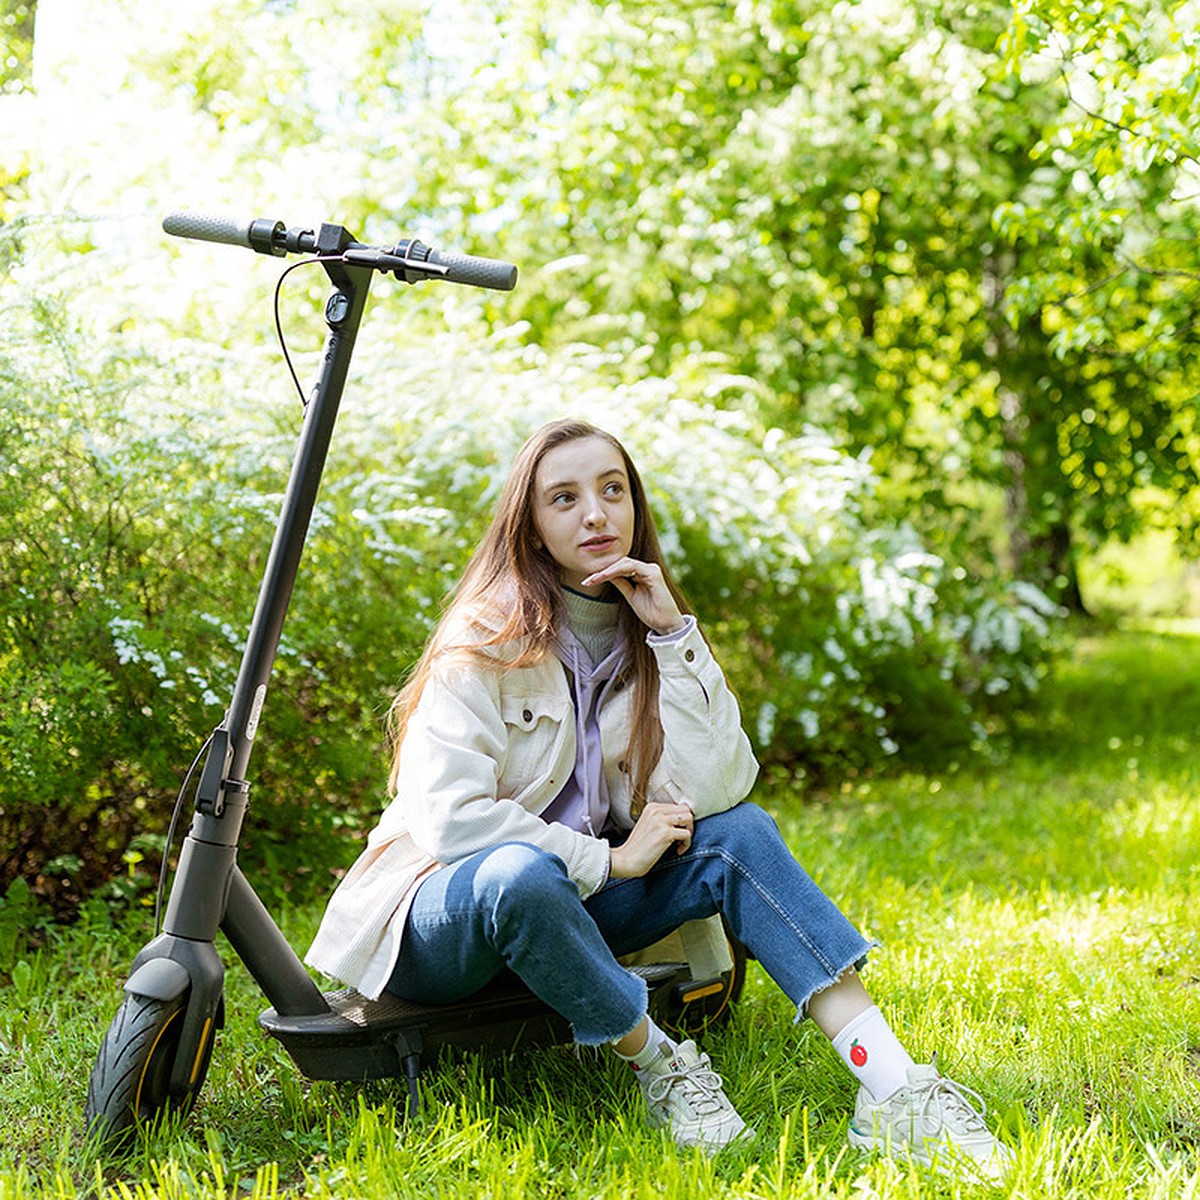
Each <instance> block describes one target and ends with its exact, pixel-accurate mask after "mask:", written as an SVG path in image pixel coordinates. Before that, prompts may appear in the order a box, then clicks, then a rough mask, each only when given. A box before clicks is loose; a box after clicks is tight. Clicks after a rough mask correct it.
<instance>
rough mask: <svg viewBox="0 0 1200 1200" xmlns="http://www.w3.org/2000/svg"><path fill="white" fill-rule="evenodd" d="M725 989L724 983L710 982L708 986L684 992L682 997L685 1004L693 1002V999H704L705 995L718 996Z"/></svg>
mask: <svg viewBox="0 0 1200 1200" xmlns="http://www.w3.org/2000/svg"><path fill="white" fill-rule="evenodd" d="M724 990H725V985H724V984H723V983H710V984H708V986H707V987H702V988H697V989H696V990H695V991H694V992H684V993H683V995H682V996H681V997H680V999H682V1000H683V1002H684V1004H691V1002H692V1001H693V1000H703V999H704V997H705V996H717V995H719V994H720V993H721V992H723V991H724Z"/></svg>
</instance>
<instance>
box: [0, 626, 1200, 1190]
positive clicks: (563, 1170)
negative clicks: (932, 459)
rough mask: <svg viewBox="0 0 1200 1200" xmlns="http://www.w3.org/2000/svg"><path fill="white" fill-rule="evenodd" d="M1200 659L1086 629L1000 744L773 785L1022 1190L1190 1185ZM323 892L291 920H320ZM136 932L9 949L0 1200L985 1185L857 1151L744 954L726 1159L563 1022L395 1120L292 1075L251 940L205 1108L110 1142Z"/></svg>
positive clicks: (1196, 1009) (890, 1004) (58, 936)
mask: <svg viewBox="0 0 1200 1200" xmlns="http://www.w3.org/2000/svg"><path fill="white" fill-rule="evenodd" d="M1197 681H1200V639H1196V638H1188V637H1183V636H1169V635H1151V634H1128V633H1127V634H1119V635H1111V636H1106V637H1104V638H1098V639H1095V640H1084V641H1081V642H1079V643H1078V644H1077V646H1076V647H1075V649H1074V651H1073V653H1072V655H1071V656H1070V657H1069V659H1068V660H1067V661H1066V662H1064V663H1063V664H1062V666H1061V668H1060V669H1059V670H1058V672H1057V674H1056V678H1055V680H1054V682H1053V684H1052V685H1051V686H1050V688H1049V689H1048V691H1047V693H1046V695H1045V697H1044V698H1043V699H1042V701H1041V702H1040V704H1039V707H1038V709H1037V710H1036V711H1031V712H1029V713H1027V714H1025V716H1024V717H1023V718H1022V720H1021V721H1019V722H1018V724H1017V728H1016V730H1015V732H1014V736H1013V744H1012V747H1011V751H1010V752H1009V753H1008V754H1007V755H1006V756H1004V757H1003V758H1002V759H1001V760H999V761H994V760H991V759H985V758H983V757H980V758H978V759H972V760H971V761H967V760H964V761H962V762H961V763H959V764H958V765H957V766H956V767H954V768H952V769H948V770H946V771H945V772H942V773H939V774H937V775H936V776H935V775H918V774H908V775H904V776H901V777H895V778H884V779H870V780H861V779H859V780H854V781H851V782H849V783H847V784H846V785H845V786H844V787H843V788H842V789H840V790H838V791H836V792H835V793H833V794H830V795H827V796H823V797H819V798H813V797H809V798H808V800H807V802H806V803H801V802H800V800H799V799H797V798H796V797H794V796H792V795H789V794H788V793H787V791H786V790H783V789H780V788H776V789H774V790H772V791H770V792H764V794H763V795H762V796H760V797H759V798H760V800H762V802H763V803H765V804H766V805H767V806H768V807H770V808H771V809H772V811H774V812H775V814H776V816H777V817H778V819H779V820H780V823H781V825H782V826H783V828H784V830H785V833H786V835H787V837H788V840H789V842H790V844H791V845H792V846H793V848H794V849H795V851H796V853H797V855H798V856H799V857H800V859H801V861H802V862H804V863H805V865H806V866H807V867H808V869H809V870H810V871H811V872H812V873H813V874H814V875H815V876H816V877H817V878H818V879H819V880H821V881H822V883H823V884H824V886H825V887H826V889H827V890H828V891H830V892H831V893H832V894H833V895H835V896H836V897H837V898H838V899H839V901H840V902H841V904H842V905H843V906H844V907H845V908H846V910H847V911H848V912H849V913H850V914H851V916H852V917H853V918H854V919H855V920H856V921H857V922H858V923H859V924H860V925H861V926H863V927H864V928H865V929H866V930H867V931H868V932H869V933H870V934H871V935H872V936H874V937H877V938H878V939H879V940H880V941H881V942H882V947H881V949H880V950H879V951H877V952H876V953H875V954H874V955H873V957H872V962H871V965H870V967H869V968H868V971H867V973H866V980H867V983H868V986H869V987H870V988H871V990H872V992H873V993H874V994H875V996H876V998H877V999H878V1000H879V1002H880V1005H881V1007H882V1008H883V1009H884V1011H885V1012H886V1013H887V1015H888V1016H889V1017H890V1018H891V1020H892V1021H893V1023H894V1025H895V1026H896V1027H897V1029H898V1030H899V1031H900V1032H901V1034H902V1037H903V1038H904V1040H905V1041H906V1042H907V1043H908V1044H909V1046H910V1048H911V1049H912V1051H913V1052H914V1054H915V1055H916V1056H917V1057H919V1058H927V1057H928V1056H929V1055H930V1054H932V1053H933V1052H935V1051H936V1052H937V1053H938V1055H939V1062H940V1063H941V1064H942V1065H943V1066H944V1068H945V1069H946V1071H947V1072H948V1073H949V1074H951V1075H953V1076H954V1077H955V1078H957V1079H959V1080H960V1081H961V1082H963V1083H965V1084H968V1085H970V1086H971V1087H974V1088H975V1089H977V1090H978V1091H980V1092H981V1093H982V1094H983V1095H984V1096H985V1097H986V1099H987V1102H988V1105H989V1109H990V1111H991V1114H992V1116H993V1118H994V1119H995V1120H996V1121H997V1122H998V1124H999V1125H1000V1127H1001V1128H1002V1129H1003V1131H1004V1133H1005V1136H1006V1137H1007V1138H1009V1139H1010V1140H1011V1141H1012V1143H1013V1144H1014V1145H1015V1146H1017V1147H1018V1154H1019V1164H1018V1168H1017V1171H1016V1173H1015V1176H1014V1178H1013V1180H1012V1183H1011V1185H1010V1191H1011V1194H1013V1195H1019V1196H1026V1197H1051V1198H1062V1200H1066V1198H1067V1197H1071V1198H1075V1197H1114V1198H1115V1197H1121V1198H1122V1200H1123V1198H1124V1197H1127V1196H1147V1197H1150V1196H1162V1197H1179V1196H1192V1195H1200V1154H1198V1152H1197V1135H1198V1133H1200V764H1198V763H1197V760H1196V758H1195V755H1194V753H1193V751H1194V748H1195V745H1196V730H1197V729H1198V728H1200V688H1198V687H1197ZM317 916H318V911H317V909H316V908H314V909H312V910H307V909H306V910H300V911H295V912H290V913H286V914H283V915H282V917H281V920H282V923H283V924H284V926H285V929H286V930H287V932H288V933H289V935H290V936H292V937H293V938H294V940H295V941H296V942H297V943H298V944H301V943H303V942H304V940H305V938H306V937H307V936H308V934H309V933H310V932H311V930H312V927H313V924H314V922H315V920H316V918H317ZM145 938H146V930H145V929H144V927H142V926H141V925H137V926H134V927H131V928H125V929H121V930H114V929H112V928H109V927H107V926H106V924H105V922H104V920H103V919H102V916H101V914H100V912H99V910H98V909H89V911H88V913H87V914H86V915H85V918H84V920H82V921H81V922H80V924H79V926H77V927H75V928H73V929H71V930H69V931H60V932H56V933H54V934H53V935H52V936H51V937H50V938H49V940H48V942H47V944H46V945H45V947H44V948H42V949H41V950H39V951H37V952H36V953H34V952H29V951H27V952H25V953H23V954H21V955H19V960H20V961H19V963H18V965H17V967H16V968H15V969H14V970H12V971H11V972H9V973H8V974H7V975H3V976H0V980H3V982H4V984H5V986H4V987H3V990H2V991H0V1129H2V1130H3V1135H2V1136H0V1143H2V1146H0V1200H10V1198H11V1200H18V1198H20V1200H25V1198H28V1197H35V1196H36V1197H74V1196H85V1195H87V1196H91V1195H95V1196H98V1197H100V1196H102V1197H114V1198H116V1197H139V1198H140V1197H146V1198H147V1200H149V1198H151V1197H153V1198H164V1200H165V1198H173V1197H189V1198H191V1197H263V1198H267V1197H274V1196H285V1195H286V1196H301V1195H304V1196H315V1197H326V1196H328V1197H339V1198H340V1197H349V1196H353V1197H364V1198H373V1197H393V1196H401V1197H406V1196H414V1197H415V1196H420V1197H442V1196H447V1197H448V1196H480V1197H482V1196H490V1197H497V1198H498V1197H509V1196H523V1195H534V1196H539V1197H545V1198H559V1197H564V1198H565V1197H580V1198H584V1197H588V1198H591V1197H610V1196H611V1197H625V1196H655V1197H659V1196H662V1197H669V1198H677V1200H697V1198H699V1197H708V1196H729V1197H739V1198H741V1197H745V1198H747V1200H750V1198H755V1200H758V1198H767V1197H772V1198H773V1197H816V1196H827V1195H828V1196H845V1197H854V1198H856V1200H857V1198H860V1197H862V1198H865V1197H876V1196H878V1197H886V1198H889V1200H890V1198H900V1197H909V1196H943V1195H944V1196H972V1195H987V1194H991V1193H990V1192H989V1190H988V1189H986V1188H984V1187H981V1186H979V1185H973V1184H971V1183H968V1182H965V1181H962V1182H957V1181H942V1180H939V1179H936V1178H932V1177H929V1176H927V1175H925V1174H923V1173H921V1172H920V1171H917V1170H915V1169H912V1168H909V1167H906V1166H899V1165H895V1164H893V1163H890V1162H887V1161H880V1160H870V1159H863V1158H860V1157H858V1156H857V1155H855V1154H854V1153H852V1152H850V1151H848V1150H847V1149H846V1142H845V1135H846V1126H847V1121H848V1115H849V1109H850V1105H851V1103H852V1099H853V1092H854V1088H853V1085H852V1082H851V1080H850V1077H849V1075H848V1074H847V1073H846V1072H845V1071H844V1070H843V1069H842V1068H841V1067H840V1065H839V1064H838V1062H837V1061H836V1059H835V1056H834V1055H833V1052H832V1050H831V1049H830V1047H829V1046H828V1044H827V1043H826V1042H825V1041H824V1039H823V1038H822V1037H821V1036H820V1035H819V1034H818V1033H817V1032H816V1030H815V1029H814V1028H813V1027H812V1026H811V1024H810V1023H806V1024H803V1025H800V1026H796V1025H794V1024H793V1022H792V1013H791V1012H790V1011H789V1006H788V1003H787V1001H786V1000H785V999H784V998H783V997H782V996H781V995H780V994H779V993H778V992H777V991H776V990H775V989H774V987H773V985H771V983H770V981H769V980H767V979H766V978H765V977H764V976H763V975H762V974H761V972H760V971H759V969H758V968H757V966H756V965H753V964H752V967H751V975H750V979H749V981H748V984H747V988H746V993H745V995H744V997H743V999H742V1001H741V1003H740V1004H739V1006H738V1008H737V1010H736V1012H735V1015H734V1018H733V1020H732V1021H731V1023H730V1024H729V1025H728V1026H727V1027H726V1028H724V1029H722V1030H720V1031H719V1032H716V1033H712V1034H710V1035H709V1036H708V1037H707V1038H706V1039H705V1045H706V1048H707V1049H708V1050H709V1051H710V1052H711V1053H712V1055H713V1058H714V1060H715V1062H716V1064H717V1066H718V1067H719V1069H720V1070H721V1071H722V1073H723V1074H724V1075H725V1077H726V1080H727V1085H728V1090H729V1093H730V1095H731V1097H732V1098H733V1100H734V1102H735V1104H737V1105H738V1107H739V1108H740V1109H741V1110H742V1111H743V1113H744V1115H745V1116H746V1117H747V1119H748V1120H750V1121H751V1122H752V1123H753V1124H754V1125H755V1126H756V1127H757V1129H758V1131H759V1138H758V1141H757V1143H756V1144H755V1145H754V1146H753V1147H751V1148H749V1149H746V1150H737V1151H734V1152H730V1153H727V1154H725V1155H722V1156H720V1157H718V1158H717V1159H716V1160H715V1161H713V1160H709V1159H706V1158H704V1157H703V1156H701V1155H699V1154H695V1153H692V1154H682V1153H678V1152H676V1151H675V1150H674V1149H673V1148H672V1147H671V1146H669V1145H668V1144H667V1143H666V1142H665V1141H664V1139H663V1138H662V1136H661V1135H659V1134H655V1133H651V1132H650V1131H648V1130H646V1129H645V1128H644V1127H643V1126H642V1124H641V1120H640V1115H639V1113H638V1110H637V1107H636V1105H635V1103H634V1099H633V1087H632V1084H631V1081H630V1080H629V1079H628V1077H627V1075H626V1074H625V1073H624V1072H622V1071H621V1070H620V1069H619V1068H618V1067H617V1065H616V1064H615V1063H614V1062H612V1061H611V1060H610V1059H609V1058H606V1057H600V1056H597V1055H596V1054H595V1053H592V1052H580V1053H576V1052H575V1051H574V1050H572V1049H570V1048H558V1049H550V1050H540V1051H531V1052H528V1053H522V1054H510V1055H507V1056H499V1057H484V1056H479V1055H464V1056H462V1057H461V1058H458V1059H456V1060H455V1061H453V1062H450V1063H447V1064H446V1065H444V1066H442V1067H441V1068H439V1069H438V1070H436V1071H434V1072H431V1073H430V1074H429V1075H428V1076H427V1078H426V1080H425V1082H424V1084H423V1089H424V1098H425V1102H426V1106H427V1112H426V1116H425V1118H424V1120H423V1122H422V1123H420V1124H418V1125H414V1126H411V1127H406V1126H405V1125H404V1122H403V1119H402V1115H401V1114H402V1112H403V1097H402V1092H401V1089H400V1088H399V1087H394V1086H392V1085H385V1084H375V1085H370V1086H368V1087H363V1088H358V1087H351V1086H343V1085H333V1084H326V1083H322V1084H309V1083H306V1082H305V1081H303V1080H302V1079H301V1078H300V1077H299V1076H298V1074H297V1073H296V1071H295V1069H294V1068H293V1067H292V1066H291V1064H290V1062H289V1060H288V1059H287V1057H286V1055H284V1053H283V1052H282V1051H281V1050H280V1049H279V1048H278V1047H277V1046H276V1045H275V1044H274V1043H271V1042H268V1041H265V1040H264V1039H263V1038H262V1037H261V1036H260V1035H259V1033H258V1031H257V1025H256V1015H257V1013H258V1011H259V1009H260V1008H262V1007H263V1006H264V1003H265V1002H264V1001H263V1000H262V998H261V997H260V996H259V995H258V994H257V991H256V989H255V987H254V986H253V984H252V983H251V982H250V981H249V980H248V978H247V976H246V974H245V972H244V971H243V970H241V968H240V967H237V966H236V965H234V966H232V967H231V969H230V972H229V1022H228V1026H227V1028H226V1030H225V1031H224V1033H223V1035H222V1037H221V1040H220V1041H219V1043H218V1047H217V1052H216V1056H215V1058H214V1061H213V1067H212V1070H211V1073H210V1077H209V1083H208V1085H207V1087H206V1089H205V1094H204V1096H203V1099H202V1101H201V1103H200V1105H199V1106H198V1109H197V1111H196V1113H195V1114H194V1115H193V1117H192V1118H191V1119H190V1120H189V1121H188V1122H186V1123H183V1124H180V1123H178V1122H176V1123H168V1124H166V1125H164V1126H163V1127H160V1128H156V1129H154V1130H151V1131H147V1132H146V1133H144V1134H143V1135H141V1136H140V1137H139V1139H138V1141H137V1142H136V1144H135V1146H134V1148H133V1150H132V1153H131V1154H130V1155H129V1156H128V1157H126V1158H125V1159H123V1160H115V1159H107V1158H97V1157H96V1156H95V1154H94V1153H93V1152H92V1151H90V1150H89V1149H88V1148H87V1147H86V1146H85V1145H84V1143H83V1140H82V1137H81V1125H82V1107H83V1099H84V1090H85V1086H86V1078H87V1074H88V1072H89V1070H90V1067H91V1062H92V1060H93V1058H94V1056H95V1052H96V1048H97V1046H98V1044H99V1041H100V1038H101V1036H102V1034H103V1030H104V1028H105V1026H106V1025H107V1022H108V1020H109V1019H110V1017H111V1015H112V1011H113V1009H114V1007H115V1005H116V1003H117V999H118V996H119V993H120V987H121V983H122V981H123V979H124V974H125V971H126V969H127V964H128V961H129V959H130V957H132V954H133V953H134V952H135V951H136V949H137V947H138V946H139V945H140V944H141V942H142V941H143V940H145ZM20 962H23V963H25V966H20Z"/></svg>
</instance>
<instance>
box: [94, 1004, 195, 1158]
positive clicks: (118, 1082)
mask: <svg viewBox="0 0 1200 1200" xmlns="http://www.w3.org/2000/svg"><path fill="white" fill-rule="evenodd" d="M186 1008H187V993H184V994H183V995H182V996H175V997H173V998H172V999H170V1000H157V999H154V998H151V997H147V996H135V995H127V996H126V997H125V999H124V1000H123V1001H122V1002H121V1007H120V1008H118V1009H117V1014H116V1016H115V1017H113V1020H112V1024H111V1025H109V1027H108V1032H107V1033H106V1034H105V1035H104V1041H103V1042H102V1043H101V1045H100V1052H99V1054H98V1055H97V1056H96V1065H95V1066H94V1067H93V1068H92V1076H91V1079H90V1080H89V1081H88V1095H87V1110H86V1113H87V1128H88V1133H89V1134H90V1135H92V1136H95V1137H98V1138H100V1139H102V1140H104V1141H109V1142H120V1141H123V1140H125V1139H127V1138H128V1137H129V1136H130V1135H131V1134H132V1133H133V1131H134V1129H135V1128H136V1127H137V1126H138V1125H140V1124H143V1123H145V1122H148V1121H153V1120H154V1119H155V1117H157V1116H159V1115H160V1114H166V1113H169V1112H173V1113H180V1114H185V1113H187V1112H188V1111H189V1110H190V1109H191V1107H192V1105H193V1104H194V1103H195V1100H196V1097H197V1096H198V1095H199V1093H200V1089H201V1088H202V1087H203V1086H204V1078H205V1076H206V1075H207V1074H208V1064H209V1061H210V1060H211V1058H212V1048H213V1039H212V1038H211V1037H208V1038H206V1039H205V1042H204V1045H203V1046H202V1047H201V1049H200V1054H199V1057H198V1058H197V1061H196V1062H195V1063H194V1064H193V1067H192V1071H191V1073H190V1078H189V1081H188V1084H187V1086H186V1088H184V1089H183V1090H182V1092H180V1091H175V1092H172V1090H171V1086H170V1085H171V1073H172V1070H173V1068H174V1066H175V1058H176V1054H177V1052H178V1050H179V1039H180V1033H181V1031H182V1029H183V1017H184V1012H185V1010H186Z"/></svg>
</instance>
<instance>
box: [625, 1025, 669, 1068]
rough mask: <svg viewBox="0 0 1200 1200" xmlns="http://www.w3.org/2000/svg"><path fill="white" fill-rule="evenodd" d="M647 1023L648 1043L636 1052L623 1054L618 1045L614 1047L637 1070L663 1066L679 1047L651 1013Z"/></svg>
mask: <svg viewBox="0 0 1200 1200" xmlns="http://www.w3.org/2000/svg"><path fill="white" fill-rule="evenodd" d="M646 1025H647V1031H646V1044H645V1045H644V1046H643V1047H642V1048H641V1049H640V1050H639V1051H638V1052H637V1053H636V1054H622V1053H621V1052H620V1051H619V1050H617V1049H616V1047H614V1048H613V1051H614V1053H615V1054H616V1056H617V1057H618V1058H620V1059H623V1060H624V1061H625V1062H627V1063H628V1064H629V1065H630V1066H631V1067H632V1068H633V1069H634V1070H635V1071H645V1070H647V1069H653V1068H654V1067H660V1066H663V1065H664V1064H666V1063H669V1062H670V1061H671V1059H673V1058H674V1057H675V1054H676V1052H677V1051H678V1049H679V1046H678V1044H677V1043H676V1042H675V1041H673V1040H672V1039H671V1038H670V1037H668V1036H667V1034H665V1033H663V1031H662V1030H661V1029H659V1027H658V1026H657V1025H655V1023H654V1021H653V1019H652V1018H651V1017H650V1016H649V1015H647V1017H646Z"/></svg>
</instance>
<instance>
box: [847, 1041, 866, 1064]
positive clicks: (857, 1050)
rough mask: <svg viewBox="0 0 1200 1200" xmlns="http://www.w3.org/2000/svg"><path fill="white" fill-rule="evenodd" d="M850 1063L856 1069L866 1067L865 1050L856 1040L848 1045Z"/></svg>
mask: <svg viewBox="0 0 1200 1200" xmlns="http://www.w3.org/2000/svg"><path fill="white" fill-rule="evenodd" d="M850 1061H851V1062H852V1063H853V1064H854V1065H855V1066H856V1067H865V1066H866V1065H867V1048H866V1046H864V1045H863V1044H862V1043H861V1042H860V1041H859V1040H858V1038H855V1039H854V1041H852V1042H851V1043H850Z"/></svg>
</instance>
